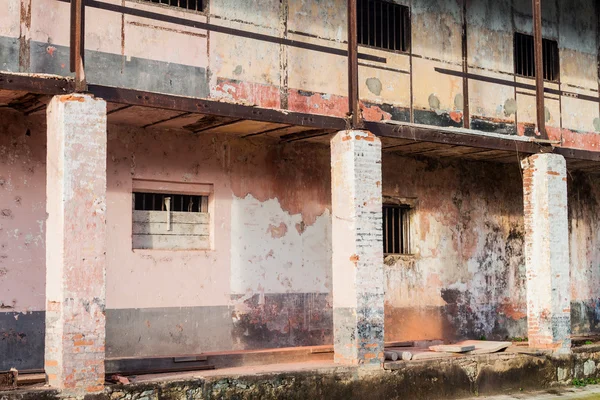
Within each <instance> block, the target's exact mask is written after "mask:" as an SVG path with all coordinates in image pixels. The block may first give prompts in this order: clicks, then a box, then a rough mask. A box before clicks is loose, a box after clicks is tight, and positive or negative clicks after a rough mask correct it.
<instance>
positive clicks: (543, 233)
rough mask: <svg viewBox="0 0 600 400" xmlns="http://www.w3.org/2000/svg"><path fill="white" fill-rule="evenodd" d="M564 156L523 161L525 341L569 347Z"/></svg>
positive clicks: (555, 347) (560, 347)
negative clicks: (526, 336) (525, 291)
mask: <svg viewBox="0 0 600 400" xmlns="http://www.w3.org/2000/svg"><path fill="white" fill-rule="evenodd" d="M566 173H567V170H566V162H565V159H564V157H562V156H560V155H557V154H536V155H533V156H531V157H529V158H527V159H525V160H524V161H523V195H524V212H525V257H526V258H525V260H526V261H525V262H526V267H527V323H528V337H529V345H530V346H532V347H537V348H553V349H557V350H560V351H563V352H567V351H570V347H571V339H570V335H571V311H570V301H571V292H570V277H569V227H568V218H567V183H566V181H565V178H566Z"/></svg>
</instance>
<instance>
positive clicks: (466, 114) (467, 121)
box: [462, 0, 471, 129]
mask: <svg viewBox="0 0 600 400" xmlns="http://www.w3.org/2000/svg"><path fill="white" fill-rule="evenodd" d="M467 1H468V0H463V4H462V71H463V127H464V128H467V129H469V128H470V127H471V115H470V110H469V77H468V74H469V64H468V62H469V57H468V55H469V50H468V46H467V44H468V43H467Z"/></svg>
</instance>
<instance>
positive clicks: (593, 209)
mask: <svg viewBox="0 0 600 400" xmlns="http://www.w3.org/2000/svg"><path fill="white" fill-rule="evenodd" d="M569 178H570V180H569V232H570V237H569V242H570V248H571V252H570V258H571V324H572V330H573V334H575V335H581V334H586V333H588V332H598V331H599V330H600V291H599V290H600V248H599V246H598V245H597V243H600V215H599V212H600V183H599V182H598V175H587V174H583V173H574V174H571V175H570V176H569Z"/></svg>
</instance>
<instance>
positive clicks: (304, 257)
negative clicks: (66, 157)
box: [107, 127, 331, 356]
mask: <svg viewBox="0 0 600 400" xmlns="http://www.w3.org/2000/svg"><path fill="white" fill-rule="evenodd" d="M109 135H110V137H109V154H110V159H109V161H108V170H109V194H108V223H109V232H114V234H112V235H111V236H110V238H109V249H108V257H109V267H108V272H107V273H108V278H107V307H108V309H109V319H108V325H109V336H108V340H109V343H108V354H109V355H110V356H117V355H119V356H124V355H144V354H172V353H174V352H175V353H181V352H188V353H189V352H206V351H224V350H232V349H250V348H267V347H285V346H298V345H313V344H325V343H328V342H329V341H330V335H331V327H330V324H331V311H330V309H331V306H329V305H328V304H329V299H328V293H329V291H330V289H329V288H330V287H331V284H330V282H331V274H330V269H331V267H330V265H331V256H330V253H331V250H330V248H331V240H330V233H329V232H330V225H331V222H330V216H329V211H328V207H329V205H328V204H329V189H328V182H329V177H328V168H327V164H325V163H326V162H327V161H328V157H327V153H326V151H327V149H326V148H320V147H315V146H310V145H300V146H285V145H284V146H279V145H278V144H273V143H269V142H264V141H249V140H245V141H244V140H238V139H234V138H233V137H227V136H211V135H199V136H196V135H193V134H191V133H187V132H185V133H181V132H164V131H154V132H152V131H142V130H135V129H122V128H117V127H112V128H111V129H109ZM132 179H136V180H153V181H163V182H168V181H173V182H185V183H196V184H210V185H213V195H212V198H211V199H210V201H209V203H210V204H212V206H210V208H211V210H212V211H211V212H212V213H213V215H212V216H211V220H212V232H211V235H212V239H211V242H212V248H211V250H208V251H195V252H189V251H186V252H169V251H152V250H134V251H132V250H131V243H130V235H131V225H130V224H127V223H123V221H130V220H131V187H132ZM123 266H126V268H123ZM157 288H160V291H159V292H158V293H157V292H156V289H157ZM182 307H184V308H182ZM161 315H166V316H168V317H167V318H166V319H164V318H162V317H161ZM111 316H112V318H114V319H112V322H113V323H112V324H111V319H110V317H111ZM152 316H154V317H155V318H152ZM178 319H179V320H178ZM116 321H121V322H125V321H126V322H125V323H116ZM208 322H210V325H207V323H208ZM208 326H210V327H211V328H210V329H207V328H208ZM132 327H133V330H132V329H131V328H132ZM140 337H142V338H143V340H142V342H140ZM169 337H170V340H161V338H169ZM111 339H112V340H111Z"/></svg>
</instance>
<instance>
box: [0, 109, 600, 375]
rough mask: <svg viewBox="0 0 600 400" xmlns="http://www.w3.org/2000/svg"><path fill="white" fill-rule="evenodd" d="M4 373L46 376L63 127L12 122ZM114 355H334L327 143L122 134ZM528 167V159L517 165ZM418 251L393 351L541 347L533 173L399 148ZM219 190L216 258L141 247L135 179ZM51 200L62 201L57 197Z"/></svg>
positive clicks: (6, 179) (0, 293) (399, 190)
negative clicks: (534, 279) (400, 343)
mask: <svg viewBox="0 0 600 400" xmlns="http://www.w3.org/2000/svg"><path fill="white" fill-rule="evenodd" d="M0 121H2V122H1V123H0V155H1V157H0V211H1V214H0V304H1V308H2V309H1V310H0V339H1V340H0V354H5V355H6V357H3V358H2V362H3V364H1V365H0V369H6V368H10V367H11V366H17V367H19V368H21V369H24V368H39V367H40V366H41V365H42V359H43V341H44V309H45V307H44V305H45V296H44V293H45V247H44V246H45V243H44V235H45V219H46V211H45V196H46V193H45V179H46V174H45V160H46V158H45V143H46V135H45V121H44V118H43V115H40V116H36V115H32V116H29V117H24V116H23V115H22V114H20V113H18V112H16V111H10V110H2V111H0ZM108 131H109V132H108V134H109V142H108V160H107V171H108V195H107V223H108V226H107V232H108V253H107V256H108V267H107V298H106V301H107V303H106V304H107V313H106V315H107V340H108V343H107V355H108V356H109V357H122V356H150V355H166V354H177V353H179V354H181V353H194V352H207V351H224V350H241V349H258V348H272V347H289V346H303V345H318V344H331V343H332V306H331V305H332V297H331V290H332V287H331V215H330V209H331V193H330V155H329V148H328V147H327V146H322V145H317V144H311V143H302V142H295V143H288V144H280V143H279V142H274V141H271V140H266V139H265V140H256V139H252V140H251V139H241V138H239V136H233V135H225V134H221V135H212V134H209V133H203V134H199V135H197V134H192V133H190V132H187V131H180V130H152V129H150V128H149V129H139V128H130V127H126V126H115V125H109V128H108ZM515 157H516V156H515ZM382 166H383V195H384V199H388V201H389V199H394V200H396V201H406V202H408V203H410V204H413V205H414V209H413V211H412V212H411V230H412V253H413V254H411V255H408V256H397V257H388V258H386V259H385V265H384V270H385V274H386V288H385V291H386V295H385V300H386V307H385V313H386V325H385V331H386V340H391V341H396V340H426V339H446V340H452V339H456V338H480V337H482V336H485V337H486V338H490V339H491V338H506V337H523V336H525V335H526V319H525V315H526V308H525V307H526V304H525V286H524V285H525V269H524V268H525V267H524V259H523V234H524V227H523V216H522V215H523V205H522V188H521V185H522V184H521V174H520V171H519V168H518V164H517V162H516V158H515V163H513V164H495V163H480V162H460V161H458V160H457V161H448V160H436V159H427V158H407V157H400V156H398V155H394V154H390V153H388V152H384V154H383V163H382ZM149 181H152V182H155V183H156V182H158V183H159V184H161V185H168V184H169V182H171V183H173V182H175V183H177V184H178V187H181V186H185V185H192V186H193V185H208V186H210V187H211V194H210V201H209V211H210V213H211V222H210V223H211V249H210V250H208V251H159V250H132V249H131V231H132V227H131V215H132V197H131V192H132V188H133V185H134V183H135V182H138V183H139V182H149ZM596 181H597V179H595V176H592V175H586V174H582V173H574V174H572V175H571V176H570V181H569V190H570V191H569V204H570V205H569V207H570V208H569V218H570V248H571V277H572V298H573V303H572V310H573V312H572V315H573V329H574V331H575V332H576V333H581V334H583V333H590V332H597V331H598V321H600V311H598V310H599V309H600V306H599V305H598V304H599V302H598V294H597V293H599V292H600V273H599V270H598V265H600V253H599V252H598V250H597V245H596V244H597V243H598V240H599V237H600V228H599V226H598V222H597V219H598V218H597V208H598V204H599V202H600V187H598V184H597V183H596ZM51 195H52V194H51V193H48V196H51Z"/></svg>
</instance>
